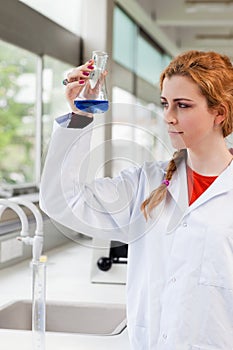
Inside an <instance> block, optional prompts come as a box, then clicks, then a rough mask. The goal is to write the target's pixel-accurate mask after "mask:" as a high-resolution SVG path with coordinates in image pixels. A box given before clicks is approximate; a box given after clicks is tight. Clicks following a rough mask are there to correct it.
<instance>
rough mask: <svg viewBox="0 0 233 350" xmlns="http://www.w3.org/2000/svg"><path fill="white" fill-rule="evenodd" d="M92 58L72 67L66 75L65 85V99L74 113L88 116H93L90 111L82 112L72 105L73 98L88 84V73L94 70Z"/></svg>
mask: <svg viewBox="0 0 233 350" xmlns="http://www.w3.org/2000/svg"><path fill="white" fill-rule="evenodd" d="M93 64H94V60H93V59H90V60H89V61H88V62H86V63H85V64H83V65H82V66H79V67H77V68H74V69H73V70H72V71H71V72H70V73H68V75H67V79H66V81H67V86H66V92H65V93H66V98H67V101H68V103H69V105H70V107H71V110H72V111H73V112H74V113H78V114H81V115H86V116H89V117H93V115H92V114H91V113H86V112H82V111H80V110H79V109H77V108H76V107H75V105H74V99H75V98H76V97H77V96H78V95H79V94H80V92H81V91H82V89H83V88H84V86H85V85H86V84H89V76H90V73H91V72H92V71H93V70H94V65H93Z"/></svg>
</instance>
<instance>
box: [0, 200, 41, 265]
mask: <svg viewBox="0 0 233 350" xmlns="http://www.w3.org/2000/svg"><path fill="white" fill-rule="evenodd" d="M21 205H22V206H24V207H26V208H28V209H29V210H30V211H31V212H32V214H33V215H34V217H35V220H36V230H35V235H34V237H30V236H29V225H28V219H27V216H26V214H25V212H24V211H23V209H22V208H21V207H20V206H21ZM7 208H10V209H12V210H13V211H14V212H15V213H16V214H17V215H18V217H19V219H20V221H21V232H20V237H17V239H18V240H20V241H22V242H23V243H25V244H27V245H31V246H32V260H33V262H35V261H39V259H40V256H41V253H42V249H43V240H44V237H43V236H44V235H43V218H42V215H41V213H40V211H39V209H38V208H37V206H36V205H35V204H33V203H32V202H29V201H26V200H24V199H20V198H17V197H14V198H11V199H0V219H1V216H2V214H3V212H4V211H5V209H7Z"/></svg>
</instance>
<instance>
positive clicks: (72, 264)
mask: <svg viewBox="0 0 233 350" xmlns="http://www.w3.org/2000/svg"><path fill="white" fill-rule="evenodd" d="M92 253H93V252H92V248H91V247H90V244H89V243H88V242H87V244H85V241H84V242H83V244H77V243H73V242H70V243H68V244H66V245H64V246H61V247H59V248H56V249H53V250H50V251H48V252H46V255H47V257H48V261H47V267H46V284H47V286H46V300H47V302H56V301H57V302H68V303H77V302H78V303H97V305H98V304H101V303H109V304H112V305H117V304H125V299H126V295H125V285H124V284H101V283H91V279H90V271H91V261H92ZM30 263H31V261H30V260H25V261H23V262H21V263H19V264H17V265H14V266H11V267H8V268H5V269H3V270H0V285H1V292H0V307H3V306H4V305H6V304H8V303H12V302H14V301H19V300H31V296H32V270H31V266H30ZM45 339H46V350H54V349H56V350H74V349H75V350H89V349H91V350H99V349H101V350H104V349H106V350H109V349H110V350H115V349H121V350H129V349H130V346H129V341H128V334H127V327H126V328H125V329H124V330H123V331H122V332H121V333H120V334H117V335H92V334H91V335H88V334H78V333H63V332H46V335H45ZM0 344H1V346H0V347H1V349H4V350H15V349H19V350H21V349H23V350H32V348H33V347H32V332H31V331H26V330H15V329H13V330H12V329H0Z"/></svg>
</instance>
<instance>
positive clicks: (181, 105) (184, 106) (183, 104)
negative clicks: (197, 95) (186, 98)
mask: <svg viewBox="0 0 233 350" xmlns="http://www.w3.org/2000/svg"><path fill="white" fill-rule="evenodd" d="M178 106H179V108H189V107H190V105H187V104H186V103H181V102H179V103H178Z"/></svg>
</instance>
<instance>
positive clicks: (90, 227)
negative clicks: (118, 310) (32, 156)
mask: <svg viewBox="0 0 233 350" xmlns="http://www.w3.org/2000/svg"><path fill="white" fill-rule="evenodd" d="M91 128H92V124H90V125H88V126H87V127H85V128H84V129H66V128H64V127H61V126H59V125H58V123H56V122H55V128H54V132H53V136H52V138H51V143H50V147H49V151H48V155H47V158H46V162H45V167H44V173H43V177H42V182H41V194H40V205H41V208H42V210H43V211H45V212H46V213H47V214H48V215H49V216H50V217H52V218H53V219H54V220H56V221H58V222H60V223H62V224H63V225H65V226H68V227H70V228H72V229H75V230H77V231H78V232H83V233H85V234H87V235H91V236H98V237H101V238H103V239H105V238H106V239H109V240H110V239H112V240H119V241H122V242H127V243H129V251H128V281H127V296H128V297H127V299H128V302H127V310H128V311H127V312H128V331H129V337H130V342H131V348H132V349H133V350H232V349H233V210H232V203H233V164H231V165H230V166H229V167H227V169H225V170H224V171H223V173H222V174H221V175H220V176H219V177H218V178H217V179H216V180H215V182H214V183H213V184H212V185H211V186H210V187H209V188H208V189H207V190H206V191H205V192H204V193H203V194H202V195H201V196H200V197H199V198H198V199H197V200H196V201H195V202H194V203H193V204H192V205H191V206H188V198H187V180H186V167H185V162H183V163H181V165H180V167H179V169H178V170H177V171H176V172H175V173H174V175H173V178H172V181H171V184H170V186H169V187H168V195H167V198H166V201H165V203H163V204H161V205H160V206H159V207H158V208H157V209H156V210H154V212H153V215H152V218H151V219H149V220H148V222H146V221H145V219H144V217H143V215H142V213H141V212H140V204H141V203H142V201H143V200H144V199H145V198H146V197H147V196H148V194H149V193H150V192H151V190H152V189H154V188H156V187H157V186H158V185H159V184H160V183H161V180H162V178H163V176H164V169H165V166H166V164H165V163H163V162H161V163H157V162H154V163H145V164H144V165H142V166H141V167H132V168H130V169H127V170H125V171H123V172H122V173H121V174H120V175H119V176H118V177H116V178H114V179H108V178H107V179H97V180H95V181H94V182H93V183H90V184H85V181H84V180H85V176H86V171H87V162H86V155H87V154H88V152H89V142H90V137H91Z"/></svg>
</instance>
